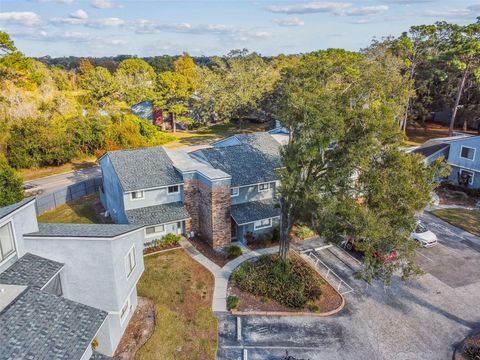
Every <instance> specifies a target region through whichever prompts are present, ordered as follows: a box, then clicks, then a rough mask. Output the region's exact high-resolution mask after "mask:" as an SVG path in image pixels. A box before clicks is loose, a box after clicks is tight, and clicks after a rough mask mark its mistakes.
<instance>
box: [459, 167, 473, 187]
mask: <svg viewBox="0 0 480 360" xmlns="http://www.w3.org/2000/svg"><path fill="white" fill-rule="evenodd" d="M474 177H475V174H474V173H473V171H468V170H463V169H462V170H460V178H459V182H461V183H463V184H469V185H472V184H473V178H474Z"/></svg>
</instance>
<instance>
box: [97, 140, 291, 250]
mask: <svg viewBox="0 0 480 360" xmlns="http://www.w3.org/2000/svg"><path fill="white" fill-rule="evenodd" d="M287 136H288V135H287ZM276 137H279V139H281V141H280V140H279V139H277V138H276ZM284 138H285V134H280V133H279V134H269V133H253V134H241V135H235V136H231V137H228V138H226V139H223V140H221V141H218V142H216V143H214V144H213V145H212V147H210V148H207V149H201V150H197V151H194V152H191V153H186V152H184V151H180V150H176V151H174V150H166V149H164V148H162V147H153V148H146V149H134V150H124V151H112V152H107V153H106V154H105V155H104V156H103V157H102V158H101V159H100V165H101V168H102V174H103V190H102V192H101V196H100V198H101V201H102V203H103V205H104V207H105V208H106V209H107V211H108V213H109V214H110V216H111V217H112V218H113V219H114V221H115V222H117V223H120V224H127V223H128V224H137V225H143V226H145V227H146V230H145V231H146V234H145V236H146V241H150V240H152V239H160V238H162V237H163V236H165V235H166V234H168V233H176V234H187V233H188V234H190V233H191V232H193V233H195V234H197V235H198V236H200V237H202V238H204V239H205V240H206V241H207V242H208V243H209V244H210V245H211V246H212V247H223V246H226V245H228V244H230V242H231V241H232V240H238V241H246V239H247V238H250V239H252V238H255V237H258V236H260V235H262V234H265V233H269V232H272V230H273V229H274V228H275V227H277V226H278V224H279V219H280V209H279V207H278V206H277V204H276V200H275V198H276V191H277V187H278V185H279V182H278V178H277V175H276V170H277V169H278V168H279V167H281V166H282V165H281V158H280V148H281V146H282V145H281V143H282V142H283V141H284Z"/></svg>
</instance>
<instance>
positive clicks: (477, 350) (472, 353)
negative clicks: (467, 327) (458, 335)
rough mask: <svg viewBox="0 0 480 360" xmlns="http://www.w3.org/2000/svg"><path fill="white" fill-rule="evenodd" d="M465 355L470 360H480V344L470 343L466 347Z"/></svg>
mask: <svg viewBox="0 0 480 360" xmlns="http://www.w3.org/2000/svg"><path fill="white" fill-rule="evenodd" d="M465 356H466V357H467V359H468V360H480V346H478V345H469V346H467V348H466V349H465Z"/></svg>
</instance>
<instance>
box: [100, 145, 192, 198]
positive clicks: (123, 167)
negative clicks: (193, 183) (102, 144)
mask: <svg viewBox="0 0 480 360" xmlns="http://www.w3.org/2000/svg"><path fill="white" fill-rule="evenodd" d="M107 155H108V157H109V158H110V160H111V162H112V165H113V168H114V169H115V172H116V173H117V176H118V178H119V180H120V184H121V185H122V188H123V190H124V191H135V190H143V189H151V188H158V187H163V186H169V185H174V184H181V183H183V178H182V176H181V174H180V173H179V172H178V171H177V170H176V169H175V167H174V166H173V164H172V161H171V160H170V158H169V157H168V155H167V153H166V151H165V150H164V149H163V148H162V147H160V146H158V147H151V148H143V149H132V150H121V151H112V152H108V153H107Z"/></svg>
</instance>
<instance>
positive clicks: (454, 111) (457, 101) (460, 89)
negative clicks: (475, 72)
mask: <svg viewBox="0 0 480 360" xmlns="http://www.w3.org/2000/svg"><path fill="white" fill-rule="evenodd" d="M469 65H470V63H467V66H466V67H465V71H464V72H463V75H462V80H460V84H459V86H458V92H457V97H456V98H455V105H454V106H453V109H452V117H451V118H450V127H449V128H448V135H449V136H452V135H453V128H454V126H455V117H456V116H457V109H458V105H459V104H460V99H461V97H462V93H463V88H464V87H465V81H466V80H467V75H468V70H469Z"/></svg>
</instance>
